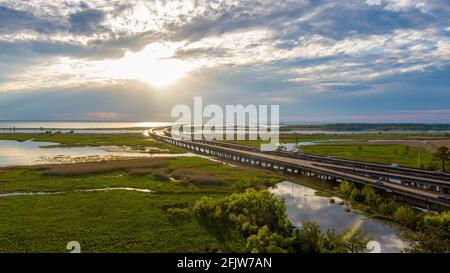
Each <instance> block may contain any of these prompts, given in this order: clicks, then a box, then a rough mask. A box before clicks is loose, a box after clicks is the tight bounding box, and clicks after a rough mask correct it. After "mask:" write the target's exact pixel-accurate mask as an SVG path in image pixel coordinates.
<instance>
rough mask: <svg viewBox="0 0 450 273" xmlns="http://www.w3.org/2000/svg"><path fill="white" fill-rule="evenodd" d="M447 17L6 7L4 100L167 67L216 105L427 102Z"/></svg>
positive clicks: (249, 4)
mask: <svg viewBox="0 0 450 273" xmlns="http://www.w3.org/2000/svg"><path fill="white" fill-rule="evenodd" d="M449 13H450V3H449V1H448V0H445V1H442V0H426V1H425V0H416V1H413V0H367V1H353V0H342V1H326V0H315V1H307V0H298V1H276V0H264V1H256V0H255V1H228V0H223V1H221V0H216V1H208V0H196V1H181V0H180V1H176V0H175V1H141V0H132V1H121V0H111V1H106V0H105V1H103V0H85V1H77V0H67V1H44V0H30V1H13V0H3V1H2V2H1V3H0V91H8V92H12V91H14V92H27V91H30V90H33V91H36V92H37V91H39V90H47V89H58V90H61V91H60V92H70V91H65V90H72V89H74V88H75V89H76V88H80V89H89V90H90V89H96V88H106V89H107V88H108V86H110V87H111V88H113V89H114V86H116V85H120V84H121V82H124V83H127V82H128V81H135V80H144V81H145V80H147V81H151V80H153V81H156V80H158V78H160V76H159V75H160V74H158V73H161V71H157V70H154V67H155V64H158V63H159V64H161V63H164V64H166V66H165V67H164V69H165V70H171V69H170V68H168V67H167V66H169V65H167V64H171V65H172V66H173V71H179V70H180V69H182V72H183V73H181V72H180V73H178V74H180V75H181V74H183V77H180V78H191V79H192V80H194V79H195V80H196V81H198V82H201V83H202V84H204V83H205V82H208V84H207V85H208V86H209V90H208V91H205V90H206V89H205V90H203V89H201V90H202V91H201V92H204V93H203V94H205V93H207V92H209V94H211V96H212V97H215V98H217V99H223V97H224V94H225V93H227V94H230V96H231V95H236V96H239V94H243V95H242V96H241V97H240V98H239V99H242V100H244V101H245V100H247V99H248V100H252V99H253V100H256V98H258V99H259V98H262V99H261V101H263V100H265V101H266V102H274V103H275V102H279V103H281V104H286V105H289V104H295V103H302V102H306V101H308V100H314V101H315V103H316V104H317V105H319V104H320V102H319V101H318V100H316V98H319V97H320V98H321V99H322V100H326V98H324V97H322V96H325V95H327V96H329V97H330V100H331V98H334V99H337V98H339V97H340V96H343V97H345V96H350V95H352V96H362V97H364V96H369V95H370V96H376V95H377V94H378V93H381V94H387V93H389V92H391V93H395V92H396V91H397V90H400V89H398V88H400V87H399V86H402V87H401V90H402V92H406V91H404V88H406V87H405V86H408V88H411V89H412V90H414V92H415V95H414V96H413V97H420V96H422V94H424V93H425V92H427V90H435V91H436V90H437V91H436V92H438V91H439V92H440V90H443V89H445V88H446V86H445V84H447V83H448V82H447V81H446V80H445V79H444V78H445V72H447V71H448V70H449V67H450V53H449V52H450V31H449V29H450V25H449V21H448V14H449ZM165 47H168V48H170V50H169V53H167V52H165V51H164V50H165V49H164V48H165ZM148 48H160V49H161V48H162V49H161V52H160V53H158V54H153V53H149V50H148ZM133 58H134V60H136V59H138V60H139V61H136V62H130V59H133ZM137 63H138V64H139V67H137V65H136V64H137ZM145 64H148V65H147V66H146V65H145ZM152 69H153V70H152ZM136 71H141V72H139V73H137V72H136ZM145 73H147V74H145ZM119 74H120V75H119ZM209 81H211V82H209ZM417 81H420V82H429V83H430V85H429V86H427V87H426V88H425V87H423V85H422V84H420V89H419V88H418V87H416V86H412V82H417ZM166 82H171V81H169V80H167V81H166ZM184 83H185V81H183V80H180V81H176V82H175V83H173V86H170V88H168V89H170V90H182V88H181V87H180V86H181V84H184ZM198 84H199V83H198ZM192 86H194V84H192ZM189 88H190V87H189ZM189 88H187V89H189ZM389 88H393V90H389ZM395 88H397V89H395ZM447 90H448V86H447ZM173 92H174V91H173ZM177 92H183V91H177ZM186 92H187V91H186ZM189 92H190V91H189ZM189 92H187V93H189ZM199 92H200V91H199ZM429 92H431V91H429ZM42 93H45V92H44V91H42ZM385 96H387V95H385ZM434 98H435V99H436V97H434ZM434 104H435V105H436V107H437V105H438V104H439V103H438V102H434ZM333 107H336V106H333ZM386 107H387V106H386ZM430 107H431V106H430ZM439 107H442V105H439ZM431 108H432V107H431ZM311 111H313V110H311ZM84 112H95V111H92V110H90V111H84ZM99 112H100V113H102V112H105V113H109V112H115V111H112V110H111V109H109V110H105V111H99ZM80 113H81V112H80Z"/></svg>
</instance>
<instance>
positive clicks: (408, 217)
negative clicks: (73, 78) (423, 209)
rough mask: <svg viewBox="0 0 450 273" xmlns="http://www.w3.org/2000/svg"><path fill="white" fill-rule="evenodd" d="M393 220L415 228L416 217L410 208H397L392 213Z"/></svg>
mask: <svg viewBox="0 0 450 273" xmlns="http://www.w3.org/2000/svg"><path fill="white" fill-rule="evenodd" d="M394 219H395V221H397V222H398V223H400V224H402V225H404V226H407V227H410V228H415V227H416V224H417V220H418V217H417V215H416V213H415V212H414V210H413V209H412V208H410V207H399V208H397V210H396V211H395V213H394Z"/></svg>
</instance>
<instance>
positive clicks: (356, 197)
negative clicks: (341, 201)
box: [338, 182, 450, 253]
mask: <svg viewBox="0 0 450 273" xmlns="http://www.w3.org/2000/svg"><path fill="white" fill-rule="evenodd" d="M338 192H339V193H340V194H341V195H343V196H344V197H345V198H347V199H349V200H351V201H353V202H357V203H363V204H365V205H366V206H368V207H369V209H370V211H371V212H373V213H377V214H380V215H382V216H383V218H385V219H389V220H391V221H394V222H396V223H398V224H400V225H402V226H404V227H406V228H408V230H405V232H404V236H405V238H406V239H407V240H408V241H410V242H411V243H412V246H411V248H410V249H408V250H407V251H409V252H426V253H428V252H438V253H449V252H450V211H446V212H442V213H440V214H430V213H424V212H422V211H420V210H417V209H413V208H412V207H411V206H407V205H404V204H399V203H397V202H394V201H386V200H385V199H383V198H382V197H381V196H379V195H378V194H376V193H375V191H374V190H373V188H372V187H370V186H368V185H366V186H365V187H364V188H362V189H361V190H360V189H358V188H357V187H356V186H354V185H353V184H350V183H348V182H342V183H341V184H340V185H339V187H338Z"/></svg>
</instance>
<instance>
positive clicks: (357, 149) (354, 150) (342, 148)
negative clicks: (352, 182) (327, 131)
mask: <svg viewBox="0 0 450 273" xmlns="http://www.w3.org/2000/svg"><path fill="white" fill-rule="evenodd" d="M406 147H407V146H402V145H359V146H355V145H312V146H305V147H303V152H305V153H308V154H315V155H327V156H336V157H338V158H344V159H352V160H359V161H366V162H372V163H380V164H392V163H397V164H399V165H400V166H404V167H413V168H417V167H418V164H419V154H420V166H421V167H422V168H426V169H430V170H436V167H437V162H436V159H435V157H434V156H433V154H431V153H429V152H428V151H426V150H425V149H422V148H415V147H409V148H406Z"/></svg>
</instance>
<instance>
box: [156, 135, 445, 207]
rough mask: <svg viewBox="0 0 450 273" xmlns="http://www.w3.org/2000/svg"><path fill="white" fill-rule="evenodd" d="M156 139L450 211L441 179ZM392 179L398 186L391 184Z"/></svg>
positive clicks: (204, 143)
mask: <svg viewBox="0 0 450 273" xmlns="http://www.w3.org/2000/svg"><path fill="white" fill-rule="evenodd" d="M153 137H155V138H156V139H158V140H160V141H162V142H165V143H168V144H170V145H174V146H177V147H181V148H184V149H186V150H190V151H192V152H194V153H199V154H204V155H208V156H213V157H218V158H222V159H224V160H227V161H234V162H238V163H241V164H248V165H251V166H255V167H260V168H269V169H274V170H280V171H283V172H284V173H286V174H289V175H310V176H311V175H315V176H317V177H318V178H320V179H325V180H330V181H337V182H341V181H349V182H352V183H358V184H364V185H371V186H372V187H373V188H377V189H381V190H384V191H386V192H389V193H393V194H395V195H396V196H400V197H402V199H403V201H406V202H410V203H413V204H416V205H425V206H426V207H427V209H433V210H438V211H441V210H444V209H448V208H449V207H450V196H449V195H448V192H446V191H447V190H448V187H449V186H450V181H448V180H446V179H441V178H430V177H420V176H417V175H414V174H413V173H412V174H401V173H396V172H388V171H386V170H383V171H377V170H368V169H365V168H364V169H362V168H360V167H349V166H342V165H340V164H339V163H324V162H317V161H312V160H308V159H301V158H295V157H292V156H287V155H284V154H283V153H278V152H271V153H267V152H261V151H258V150H257V149H255V148H251V147H246V146H240V145H238V146H233V144H231V145H228V144H224V143H217V142H215V141H213V142H211V141H188V140H177V139H174V138H172V137H170V136H167V135H163V134H156V133H153ZM392 179H396V180H398V182H392Z"/></svg>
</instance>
